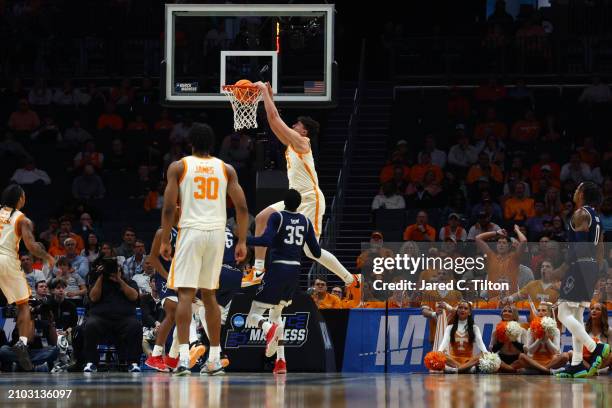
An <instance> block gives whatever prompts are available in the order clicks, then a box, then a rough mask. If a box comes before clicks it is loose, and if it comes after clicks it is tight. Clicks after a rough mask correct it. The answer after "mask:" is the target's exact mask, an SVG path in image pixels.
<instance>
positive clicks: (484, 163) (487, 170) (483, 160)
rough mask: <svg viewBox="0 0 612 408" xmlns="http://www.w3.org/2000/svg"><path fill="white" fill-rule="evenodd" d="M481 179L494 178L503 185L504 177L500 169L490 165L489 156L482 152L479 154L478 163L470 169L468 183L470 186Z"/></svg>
mask: <svg viewBox="0 0 612 408" xmlns="http://www.w3.org/2000/svg"><path fill="white" fill-rule="evenodd" d="M481 177H487V178H492V179H493V180H494V181H495V182H497V183H502V182H503V180H504V176H503V174H502V172H501V170H500V168H499V167H497V166H496V165H495V164H491V163H490V159H489V156H488V155H487V154H486V153H484V152H481V153H479V154H478V163H477V164H474V165H473V166H472V167H470V170H469V171H468V174H467V178H466V182H467V183H468V184H471V183H474V182H475V181H478V180H479V179H480V178H481Z"/></svg>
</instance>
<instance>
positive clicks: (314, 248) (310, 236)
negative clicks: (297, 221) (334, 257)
mask: <svg viewBox="0 0 612 408" xmlns="http://www.w3.org/2000/svg"><path fill="white" fill-rule="evenodd" d="M306 245H308V249H310V252H311V253H312V254H313V255H314V257H315V258H320V257H321V246H320V245H319V241H318V240H317V237H316V235H315V232H314V227H313V226H312V223H311V222H310V220H308V232H307V233H306Z"/></svg>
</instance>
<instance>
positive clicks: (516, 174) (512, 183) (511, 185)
mask: <svg viewBox="0 0 612 408" xmlns="http://www.w3.org/2000/svg"><path fill="white" fill-rule="evenodd" d="M517 184H520V185H522V186H523V190H524V191H525V196H526V197H530V196H531V189H530V188H529V183H527V182H526V181H524V180H523V179H522V178H521V171H520V170H519V169H515V168H512V169H510V170H508V171H507V172H506V183H505V184H504V189H503V197H502V198H501V199H500V200H501V201H503V200H506V199H508V198H510V197H511V196H512V193H513V191H514V189H515V187H516V185H517Z"/></svg>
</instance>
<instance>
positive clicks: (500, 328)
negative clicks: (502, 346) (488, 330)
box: [495, 321, 508, 343]
mask: <svg viewBox="0 0 612 408" xmlns="http://www.w3.org/2000/svg"><path fill="white" fill-rule="evenodd" d="M506 326H508V322H504V321H501V322H499V323H497V326H495V338H496V339H497V341H498V342H500V343H507V342H508V336H507V335H506Z"/></svg>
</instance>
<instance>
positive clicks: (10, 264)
mask: <svg viewBox="0 0 612 408" xmlns="http://www.w3.org/2000/svg"><path fill="white" fill-rule="evenodd" d="M25 202H26V196H25V192H24V191H23V189H22V188H21V187H20V186H18V185H16V184H14V185H11V186H8V187H7V188H6V189H5V190H4V191H3V192H2V196H1V197H0V290H2V293H4V296H5V297H6V300H7V302H8V303H15V304H17V331H18V332H19V341H17V343H15V345H14V346H13V352H14V353H15V355H16V356H17V360H18V362H19V365H20V366H21V368H22V369H24V370H25V371H32V361H30V355H29V354H28V336H29V335H30V334H31V332H32V319H31V317H30V306H29V305H28V299H29V298H30V293H31V292H30V285H29V284H28V282H27V281H26V278H25V275H24V274H23V271H22V269H21V263H20V262H19V253H18V251H19V242H20V241H21V240H22V239H23V242H24V243H25V246H26V247H27V248H28V251H30V253H31V254H32V255H34V256H36V257H38V258H40V259H42V260H43V261H44V262H46V263H47V264H48V265H49V269H50V270H51V269H53V265H54V263H55V260H54V258H53V257H52V256H51V255H49V254H48V253H47V251H45V247H44V246H43V245H42V244H41V243H39V242H36V240H35V238H34V234H33V231H34V227H33V225H32V221H30V220H29V219H28V218H27V217H26V216H25V215H24V214H23V213H22V212H21V211H20V210H21V209H22V208H23V207H24V206H25Z"/></svg>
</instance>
